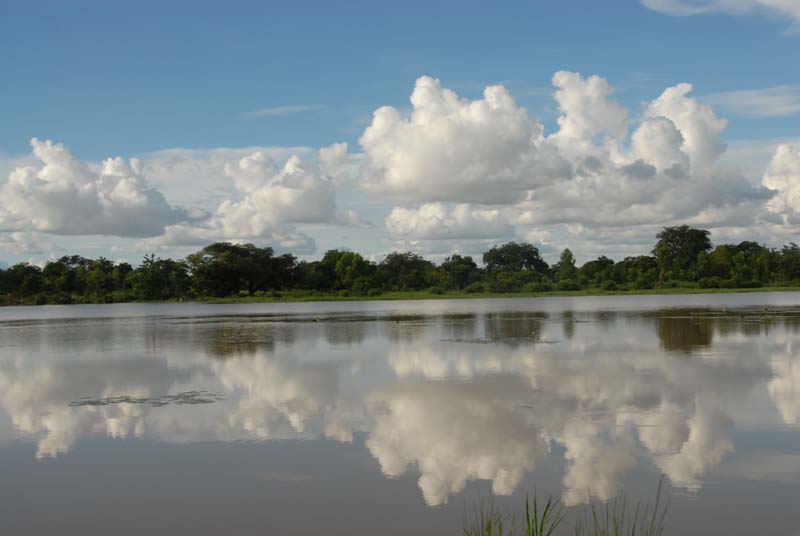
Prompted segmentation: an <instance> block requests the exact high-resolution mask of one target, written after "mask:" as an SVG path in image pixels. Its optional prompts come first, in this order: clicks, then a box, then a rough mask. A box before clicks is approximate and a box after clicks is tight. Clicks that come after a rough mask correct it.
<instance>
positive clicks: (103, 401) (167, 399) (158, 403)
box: [69, 391, 225, 408]
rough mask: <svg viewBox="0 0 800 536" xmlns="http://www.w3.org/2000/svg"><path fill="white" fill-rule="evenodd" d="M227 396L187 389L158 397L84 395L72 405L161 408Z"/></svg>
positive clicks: (203, 401)
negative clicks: (98, 396) (136, 405)
mask: <svg viewBox="0 0 800 536" xmlns="http://www.w3.org/2000/svg"><path fill="white" fill-rule="evenodd" d="M224 399H225V397H224V396H223V395H221V394H219V393H211V392H209V391H186V392H185V393H178V394H175V395H161V396H157V397H141V396H127V395H123V396H110V397H104V398H90V397H84V398H81V399H80V400H76V401H74V402H70V403H69V405H70V406H72V407H78V406H110V405H112V404H148V405H150V406H152V407H156V408H160V407H162V406H167V405H169V404H177V405H184V404H213V403H214V402H219V401H220V400H224Z"/></svg>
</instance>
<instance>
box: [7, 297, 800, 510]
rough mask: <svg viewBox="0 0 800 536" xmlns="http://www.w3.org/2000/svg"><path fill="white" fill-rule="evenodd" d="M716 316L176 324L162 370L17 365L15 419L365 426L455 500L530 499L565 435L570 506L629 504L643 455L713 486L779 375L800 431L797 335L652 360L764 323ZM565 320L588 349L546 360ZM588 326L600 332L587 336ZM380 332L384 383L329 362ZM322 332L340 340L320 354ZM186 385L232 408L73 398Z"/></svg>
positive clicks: (101, 426) (673, 473) (778, 392)
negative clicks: (624, 485)
mask: <svg viewBox="0 0 800 536" xmlns="http://www.w3.org/2000/svg"><path fill="white" fill-rule="evenodd" d="M715 314H716V313H714V312H713V311H696V310H695V311H666V312H660V313H654V314H651V315H646V316H642V315H641V314H636V315H634V314H632V313H626V312H597V313H581V312H577V313H575V312H570V311H567V312H562V313H536V312H506V313H487V314H460V315H447V316H424V315H391V316H381V315H372V316H369V317H341V316H340V317H334V316H331V317H320V318H308V317H289V318H277V317H275V318H264V317H249V318H248V317H245V318H243V319H241V320H240V322H241V323H237V319H235V318H224V317H218V318H207V319H198V320H197V321H196V322H181V321H180V320H175V321H174V322H173V323H172V324H169V323H164V324H162V325H158V324H156V323H153V324H148V326H150V328H149V329H151V330H152V332H153V333H154V334H155V335H154V348H156V349H158V350H159V352H160V355H159V358H158V359H150V358H148V359H139V360H130V362H126V361H119V362H106V361H102V360H99V359H88V360H85V361H82V362H79V363H75V364H73V363H71V362H68V361H66V360H65V361H64V362H62V363H49V362H48V363H46V364H41V363H38V364H37V363H30V362H26V363H23V362H19V363H16V362H15V363H14V364H13V365H10V366H9V367H7V370H4V369H3V367H0V402H1V403H2V404H3V407H4V408H5V410H6V411H7V412H8V413H9V415H14V416H15V419H16V420H15V424H17V423H22V424H23V425H24V424H25V423H27V428H26V429H25V431H26V432H27V433H28V434H30V435H31V436H34V437H35V436H36V435H42V436H43V437H44V439H42V440H41V441H40V446H39V452H40V455H41V456H54V455H57V454H60V453H63V452H67V451H68V450H69V449H70V448H72V445H73V444H74V441H75V440H76V438H78V437H81V436H83V435H88V434H96V433H103V432H106V433H109V434H111V435H113V436H114V437H126V436H130V435H144V434H147V435H151V436H153V437H156V438H159V439H161V440H182V441H183V440H191V439H193V438H194V439H199V440H209V439H222V440H238V439H242V438H250V437H257V438H260V439H263V440H272V439H284V440H285V439H304V438H319V437H326V438H330V439H335V440H337V441H352V440H353V436H354V432H364V434H365V436H366V438H367V447H368V448H369V449H370V452H371V453H372V455H373V456H375V457H376V459H378V461H379V462H380V464H381V468H382V470H383V471H384V472H385V473H387V474H393V475H400V474H403V473H405V472H406V471H407V470H408V468H409V467H414V466H416V467H419V468H420V473H421V477H420V481H419V485H420V488H421V489H422V490H423V493H424V496H425V498H426V500H427V501H428V502H429V503H431V504H440V503H441V502H444V501H446V500H447V497H448V496H449V494H451V493H454V492H458V491H460V490H461V489H463V486H464V484H465V482H467V481H470V480H474V479H486V480H491V481H492V485H493V489H494V490H495V492H496V493H503V494H506V493H511V492H513V490H514V489H516V488H517V485H518V484H519V481H520V479H521V478H522V477H523V475H524V474H525V473H526V472H528V471H530V470H532V469H533V468H534V467H535V466H536V465H537V463H538V462H540V461H541V460H545V459H547V458H548V456H551V454H550V452H551V451H550V449H549V447H548V444H549V443H550V442H553V441H554V442H555V443H557V444H559V445H562V446H563V447H564V455H563V456H564V462H565V464H566V469H565V474H564V479H563V484H564V500H565V501H569V502H570V503H578V502H583V501H585V500H586V495H587V493H589V492H590V493H591V494H592V496H595V497H609V496H612V495H613V494H614V493H616V491H617V489H618V487H619V483H620V481H621V479H622V478H623V477H624V476H625V475H626V474H628V473H629V472H630V471H632V470H633V469H634V468H635V467H636V464H637V462H636V460H637V459H638V458H639V457H641V456H643V455H646V456H647V457H648V458H649V459H651V460H653V461H654V462H655V463H656V464H657V466H658V467H659V469H660V470H662V471H664V472H665V473H667V474H668V475H669V477H670V479H671V481H672V482H673V483H675V484H677V485H680V486H683V487H686V488H688V489H699V486H700V485H701V482H702V479H703V477H704V476H705V475H706V474H707V473H708V471H709V470H711V469H712V468H714V467H716V466H717V465H718V464H719V463H720V462H721V460H722V459H723V458H724V457H725V456H726V455H727V454H728V453H729V452H730V451H731V450H732V449H733V442H732V440H731V438H730V432H731V428H732V426H733V423H732V419H731V417H733V414H732V413H730V412H729V411H727V409H728V408H726V407H725V404H724V401H725V400H726V399H729V398H730V397H734V396H738V395H740V394H742V393H747V392H748V391H750V390H752V389H754V388H755V387H757V386H759V385H764V382H767V386H768V390H769V393H770V395H771V396H773V398H774V400H775V404H776V407H778V408H779V409H780V412H781V415H782V416H783V419H784V421H785V422H797V415H798V414H800V413H798V410H797V408H798V407H800V406H798V405H797V398H796V395H795V388H796V386H797V385H800V384H799V383H798V381H797V380H795V378H800V375H797V374H796V373H795V372H794V371H795V370H800V366H798V362H797V360H796V358H795V356H794V355H793V354H791V353H788V354H787V355H782V354H781V353H780V352H782V351H787V352H788V351H789V349H790V345H791V342H792V338H791V337H784V338H783V339H781V338H780V337H775V338H770V341H769V342H770V345H771V346H770V347H769V349H770V352H768V353H767V354H766V355H769V357H770V358H771V360H769V361H768V360H756V361H755V362H754V361H753V360H750V359H748V360H746V361H745V360H743V359H740V358H741V357H743V355H744V353H743V352H738V353H736V355H733V354H732V355H730V356H726V357H725V359H721V360H705V359H669V358H665V357H664V356H663V355H659V352H656V351H652V350H653V349H654V348H656V343H655V339H653V337H652V333H653V330H652V327H653V326H655V327H656V330H655V332H656V333H657V335H658V337H659V341H660V342H661V345H662V347H663V348H664V349H667V350H681V351H686V350H687V349H688V350H691V349H693V348H699V347H702V345H703V344H706V345H710V344H711V342H712V341H713V335H714V334H718V333H720V332H721V331H723V330H728V333H730V332H735V330H751V329H753V327H752V325H753V324H754V323H756V321H757V320H758V314H757V313H756V312H755V311H744V312H736V311H734V312H730V313H726V314H728V316H729V317H730V318H728V317H721V316H715ZM761 316H770V318H769V319H768V320H769V321H766V320H765V321H764V322H762V323H763V324H764V326H765V327H763V328H762V329H772V327H773V326H775V325H776V324H780V323H787V322H788V323H789V324H790V325H792V326H793V330H795V329H796V328H797V322H796V319H792V318H788V317H789V316H791V315H789V314H787V313H782V314H781V313H777V312H776V313H774V314H771V315H767V314H765V313H763V312H762V314H761ZM559 323H560V324H561V325H562V327H563V326H565V325H567V324H569V325H570V326H571V328H567V329H573V330H574V331H573V334H577V335H579V336H581V335H582V339H579V340H578V341H577V344H575V345H572V344H556V345H545V344H543V345H542V346H541V347H538V348H536V351H531V349H532V346H531V347H529V346H526V344H530V345H534V344H536V343H537V340H538V339H537V337H538V336H540V335H547V334H548V333H549V332H550V331H552V330H549V329H548V324H553V326H554V327H555V331H557V330H558V324H559ZM583 323H591V324H590V325H591V326H592V329H585V331H584V332H583V333H581V332H580V331H578V330H580V329H581V327H582V326H580V325H579V324H583ZM624 323H633V324H635V325H636V326H635V327H638V329H636V330H631V331H632V333H634V334H635V337H633V338H625V337H624V336H621V335H624V334H625V332H626V329H625V325H624ZM121 324H124V323H121ZM356 326H358V327H356ZM588 326H589V324H587V325H586V326H583V327H584V328H588ZM42 331H45V330H42ZM681 332H683V333H681ZM748 333H750V332H748ZM392 334H394V335H392ZM641 334H643V335H644V339H645V340H643V341H642V340H641V337H640V335H641ZM373 335H374V336H376V337H378V338H380V339H382V340H384V341H385V340H387V339H388V340H393V341H397V342H398V344H392V345H390V347H389V349H388V351H389V355H388V360H387V361H386V362H384V361H382V358H384V357H386V356H385V355H375V356H374V357H375V359H374V360H373V359H371V360H370V362H371V366H377V367H380V368H382V370H383V371H384V372H385V371H388V370H389V369H391V371H392V372H393V373H394V374H393V375H386V376H380V375H378V376H377V379H378V380H379V381H377V382H375V381H374V380H375V378H373V377H369V378H367V377H366V376H359V374H360V373H359V372H358V369H359V366H360V365H361V364H362V363H359V362H357V361H356V360H351V361H347V360H342V361H337V360H331V359H329V358H330V354H331V353H332V347H333V346H336V345H349V344H358V343H360V342H363V341H364V340H365V339H366V338H367V337H370V336H373ZM433 335H435V338H431V336H433ZM443 335H444V336H445V337H446V336H447V335H453V336H454V338H456V337H455V336H456V335H459V336H460V338H463V339H466V338H470V337H471V338H473V339H478V338H482V339H483V340H486V341H490V340H492V339H489V337H490V336H492V337H494V339H493V340H494V341H496V342H497V343H498V344H496V345H492V344H484V345H467V344H451V343H450V342H448V341H447V340H444V341H443V340H441V338H442V336H443ZM606 335H607V337H606ZM45 336H47V335H45ZM392 337H394V338H392ZM423 337H426V339H425V340H420V339H422V338H423ZM526 337H527V339H526ZM314 338H318V339H320V340H321V339H324V340H326V341H327V342H328V343H329V346H328V347H325V345H322V344H320V345H319V346H318V347H315V346H314V345H313V344H312V345H309V346H308V347H306V346H303V345H302V343H304V342H308V341H309V340H313V339H314ZM527 340H529V341H530V342H526V341H527ZM186 341H193V342H192V343H190V344H195V345H198V346H195V347H194V349H197V348H202V349H203V350H204V351H206V355H209V356H212V357H221V356H225V357H227V356H231V357H233V358H231V359H208V360H197V359H195V356H194V355H193V352H191V353H188V354H184V355H180V352H176V354H178V355H172V353H173V352H171V351H170V347H171V346H172V345H175V347H176V348H180V347H181V346H183V347H185V345H186ZM703 341H706V342H703ZM641 342H644V343H645V344H644V345H642V344H640V343H641ZM601 343H602V344H601ZM50 344H51V345H55V344H57V340H56V339H53V340H51V342H50ZM86 344H87V345H91V344H94V343H93V342H90V341H86ZM642 346H645V348H649V349H650V350H651V351H647V349H645V350H644V351H643V350H642ZM291 347H295V348H294V350H290V349H289V348H291ZM301 350H302V351H301ZM343 353H345V354H351V352H349V351H345V352H343ZM739 354H742V355H739ZM236 356H242V357H243V358H236ZM371 357H372V356H371ZM346 359H352V358H351V356H350V355H348V357H347V358H346ZM373 362H374V363H373ZM0 364H2V363H0ZM387 364H388V367H387ZM355 365H359V366H355ZM104 366H105V367H106V368H103V367H104ZM365 378H366V379H367V380H368V381H363V380H364V379H365ZM186 389H211V390H213V391H215V392H220V393H225V394H226V399H225V400H224V401H221V402H220V403H219V404H213V405H211V406H209V407H208V408H205V409H204V410H203V411H204V413H203V415H204V418H202V419H191V418H186V413H178V412H177V409H176V408H160V409H157V410H153V411H150V410H151V408H149V407H139V406H141V405H139V406H137V407H136V408H134V409H133V410H130V408H128V407H121V406H120V405H107V406H102V407H97V408H95V407H93V408H91V409H92V410H96V411H90V410H89V408H70V407H68V406H67V405H66V401H68V400H73V399H75V397H76V394H77V395H80V396H83V395H87V396H93V397H94V396H97V397H100V396H102V397H105V396H107V395H108V394H129V395H135V396H139V397H152V396H154V395H155V396H158V395H161V394H163V393H175V392H178V390H180V391H185V390H186ZM4 395H5V396H4ZM79 409H83V410H85V411H78V410H79ZM123 410H125V411H123ZM170 411H173V412H174V413H170ZM186 411H197V410H189V409H187V410H186Z"/></svg>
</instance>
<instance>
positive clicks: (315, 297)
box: [139, 286, 800, 303]
mask: <svg viewBox="0 0 800 536" xmlns="http://www.w3.org/2000/svg"><path fill="white" fill-rule="evenodd" d="M756 292H800V287H794V286H793V287H759V288H707V289H704V288H669V289H642V290H599V289H598V290H563V291H557V290H554V291H549V292H476V293H467V292H463V291H452V292H445V293H441V294H438V293H434V292H431V291H427V290H419V291H396V292H386V293H382V294H378V295H375V296H340V295H338V294H310V295H308V296H291V295H289V296H280V297H271V296H230V297H225V298H213V297H207V298H198V299H193V300H187V303H188V302H195V303H297V302H338V301H400V300H469V299H503V298H562V297H580V296H587V297H590V296H647V295H655V296H657V295H668V294H678V295H680V294H686V295H691V294H745V293H747V294H750V293H756ZM139 303H180V302H178V301H163V302H139Z"/></svg>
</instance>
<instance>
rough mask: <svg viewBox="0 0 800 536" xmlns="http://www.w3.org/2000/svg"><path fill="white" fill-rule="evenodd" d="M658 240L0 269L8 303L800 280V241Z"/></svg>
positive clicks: (678, 234)
mask: <svg viewBox="0 0 800 536" xmlns="http://www.w3.org/2000/svg"><path fill="white" fill-rule="evenodd" d="M656 239H657V242H656V244H655V246H654V248H653V251H652V255H640V256H637V257H626V258H625V259H623V260H621V261H614V260H612V259H610V258H608V257H605V256H601V257H599V258H597V259H595V260H592V261H589V262H586V263H584V264H583V265H582V266H577V265H576V263H575V259H574V256H573V254H572V252H571V251H570V250H569V249H565V250H564V251H563V252H562V253H561V258H560V260H559V262H557V263H555V264H553V265H548V263H547V262H545V261H544V260H543V259H542V257H541V255H540V253H539V250H538V249H537V248H536V247H535V246H534V245H532V244H526V243H517V242H509V243H506V244H503V245H499V246H495V247H493V248H491V249H490V250H489V251H487V252H485V253H484V254H483V257H482V259H481V260H482V261H483V263H482V266H479V265H478V263H476V262H475V259H473V258H472V257H469V256H461V255H452V256H450V257H448V258H446V259H445V260H444V261H443V262H442V263H441V264H439V265H436V264H434V263H433V262H431V261H429V260H426V259H424V258H423V257H421V256H419V255H417V254H414V253H391V254H389V255H387V256H386V258H385V259H383V260H382V261H381V262H379V263H374V262H371V261H368V260H366V259H365V258H364V257H362V256H361V255H360V254H358V253H355V252H350V251H339V250H330V251H328V252H326V253H325V255H324V256H323V258H322V259H321V260H318V261H312V262H306V261H298V260H297V258H296V257H294V256H293V255H289V254H284V255H276V254H275V252H274V251H273V249H272V248H269V247H266V248H259V247H256V246H254V245H252V244H230V243H227V242H220V243H216V244H211V245H209V246H207V247H205V248H203V249H202V250H200V251H198V252H197V253H193V254H192V255H189V256H188V257H187V258H186V259H183V260H172V259H160V258H157V257H155V256H153V255H147V256H145V258H144V260H143V262H142V263H141V265H140V266H139V267H137V268H134V267H133V266H131V265H130V264H128V263H124V262H123V263H114V262H112V261H110V260H108V259H104V258H100V259H96V260H91V259H86V258H84V257H80V256H77V255H73V256H65V257H61V258H60V259H58V260H54V261H50V262H48V263H47V264H46V265H45V266H44V268H40V267H38V266H34V265H31V264H28V263H20V264H16V265H14V266H11V267H9V268H7V269H5V270H0V303H1V304H27V303H29V304H45V303H62V304H66V303H107V302H126V301H151V300H189V299H204V298H226V297H240V296H252V297H255V298H258V297H262V298H265V299H281V298H291V299H303V298H308V297H336V296H352V297H358V296H381V295H385V293H395V294H396V293H403V292H412V291H427V292H429V293H432V294H435V295H440V294H448V293H460V294H487V293H492V294H494V293H511V292H524V293H542V292H550V291H641V290H646V289H675V288H690V289H691V288H702V289H715V288H760V287H765V286H771V287H781V286H800V246H798V245H797V244H795V243H791V244H789V245H787V246H784V247H782V248H781V249H770V248H767V247H765V246H763V245H760V244H758V243H756V242H748V241H745V242H740V243H738V244H720V245H717V246H716V247H713V246H712V244H711V241H710V240H709V232H708V231H705V230H702V229H693V228H691V227H687V226H685V225H684V226H680V227H667V228H665V229H664V230H663V231H662V232H660V233H659V234H658V235H657V237H656Z"/></svg>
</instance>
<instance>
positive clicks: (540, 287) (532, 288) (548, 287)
mask: <svg viewBox="0 0 800 536" xmlns="http://www.w3.org/2000/svg"><path fill="white" fill-rule="evenodd" d="M552 290H553V284H552V283H550V281H537V282H536V283H528V284H527V285H525V286H524V287H522V291H523V292H550V291H552Z"/></svg>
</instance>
